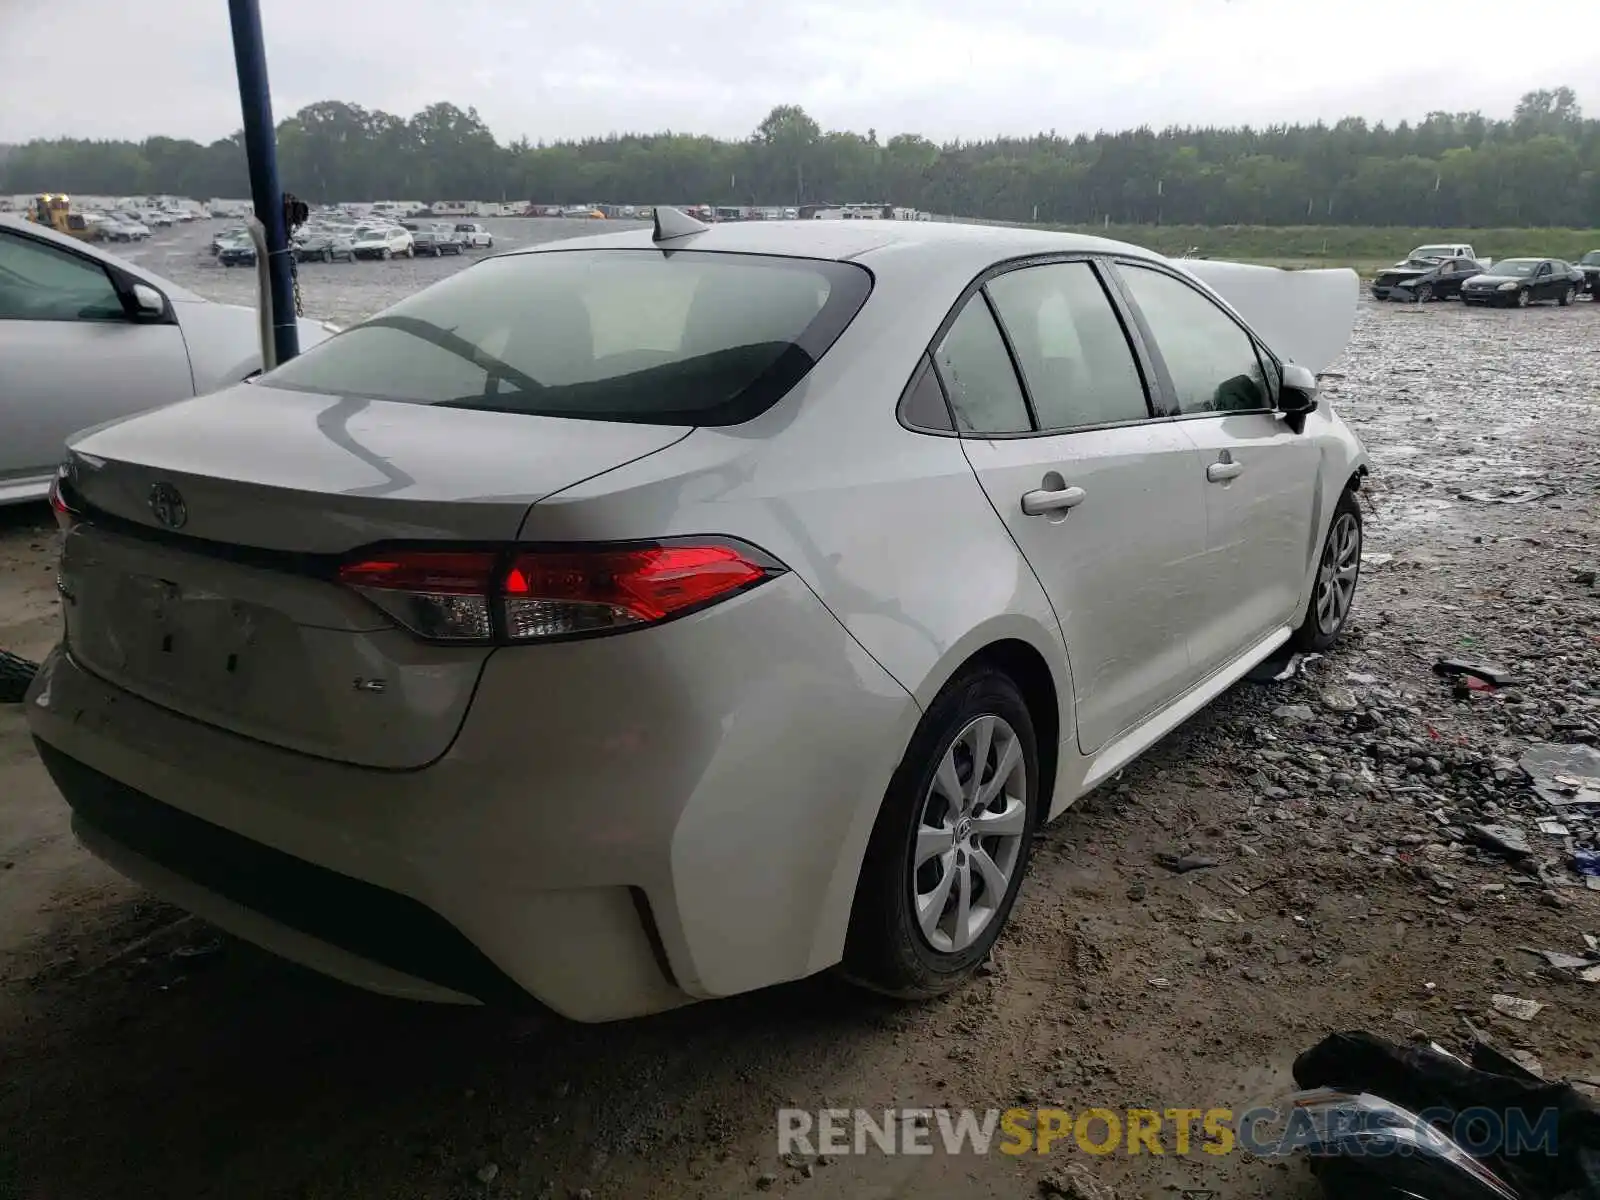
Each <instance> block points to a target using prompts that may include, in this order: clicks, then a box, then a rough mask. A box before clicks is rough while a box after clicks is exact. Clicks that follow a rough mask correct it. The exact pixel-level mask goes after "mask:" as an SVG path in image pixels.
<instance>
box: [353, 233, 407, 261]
mask: <svg viewBox="0 0 1600 1200" xmlns="http://www.w3.org/2000/svg"><path fill="white" fill-rule="evenodd" d="M350 249H351V251H352V252H353V253H354V254H355V256H356V257H357V258H395V257H397V256H399V257H404V258H415V257H416V253H417V251H416V247H415V245H414V244H413V242H412V240H411V231H410V230H408V229H402V228H401V227H400V226H398V225H364V226H362V227H361V228H359V229H357V230H356V232H355V237H354V238H353V239H352V241H351V246H350Z"/></svg>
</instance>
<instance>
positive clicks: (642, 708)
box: [27, 575, 918, 1021]
mask: <svg viewBox="0 0 1600 1200" xmlns="http://www.w3.org/2000/svg"><path fill="white" fill-rule="evenodd" d="M27 712H28V714H29V722H30V725H31V727H32V730H33V733H34V735H35V737H36V738H37V739H38V741H39V742H40V753H41V756H42V757H43V758H44V760H45V763H46V765H47V767H48V768H49V769H50V771H51V773H52V775H53V777H54V778H55V779H56V782H57V784H58V785H59V786H60V788H61V790H62V792H63V794H64V795H65V796H66V797H67V799H68V802H69V803H70V804H71V805H72V806H73V808H74V810H75V814H76V821H77V823H78V825H79V826H80V828H81V830H82V836H83V840H84V841H85V844H86V845H88V846H89V847H90V848H91V849H92V850H95V852H97V853H99V854H101V856H102V857H104V858H106V859H107V860H108V861H110V862H111V863H112V865H113V866H117V867H118V868H119V869H121V870H123V871H124V873H126V874H128V875H130V876H132V877H134V878H136V879H141V880H142V881H143V882H145V883H146V884H147V885H148V886H151V887H152V888H153V889H154V890H156V891H159V892H165V893H166V894H167V895H168V896H169V897H170V898H171V899H173V900H175V901H176V902H178V903H180V904H183V905H185V906H187V907H189V908H191V909H193V910H194V911H197V912H200V913H201V915H203V916H207V917H209V918H210V919H212V920H214V921H216V922H217V923H218V924H220V925H222V926H224V927H226V928H230V929H233V930H234V931H235V932H238V933H240V934H241V935H242V936H245V937H247V938H250V939H252V940H254V941H257V942H260V943H262V944H264V945H266V946H268V947H269V948H270V949H273V950H275V951H277V952H279V953H282V954H284V955H285V956H286V957H290V958H294V959H297V960H299V961H302V962H305V963H307V964H308V965H310V966H313V967H316V968H318V969H321V970H324V971H327V972H328V973H330V974H334V975H337V976H339V977H341V978H345V979H347V980H349V981H351V982H354V983H358V984H362V985H364V986H368V987H374V988H376V989H377V990H381V991H397V992H399V993H400V994H407V995H419V996H430V995H431V996H432V998H436V999H461V998H463V997H470V998H473V999H479V1000H486V1001H502V1000H505V999H507V998H508V997H516V996H519V995H521V994H523V993H526V994H527V995H531V996H532V997H534V998H536V999H537V1000H539V1001H541V1002H543V1003H544V1004H546V1005H548V1006H549V1007H550V1008H552V1009H554V1010H556V1011H557V1012H560V1013H562V1014H564V1015H566V1016H568V1017H572V1018H575V1019H578V1020H587V1021H600V1020H610V1019H615V1018H620V1017H628V1016H635V1015H640V1014H643V1013H647V1012H653V1011H658V1010H660V1009H663V1008H669V1007H672V1006H674V1005H677V1004H682V1003H685V1002H687V1001H690V1000H693V999H699V998H706V997H712V996H720V995H729V994H732V993H735V992H741V991H746V990H750V989H752V988H757V987H761V986H765V985H767V984H771V983H777V982H780V981H783V980H786V979H793V978H798V977H800V976H803V975H806V974H810V973H812V972H814V971H817V970H821V969H823V968H825V967H827V966H829V965H831V964H832V963H834V962H836V961H837V960H838V958H839V957H840V954H841V953H842V949H843V940H844V932H845V928H846V926H847V923H848V918H849V907H850V902H851V900H852V899H853V896H854V889H855V880H856V874H857V871H858V869H859V864H860V859H861V855H862V853H863V852H864V848H865V844H866V840H867V837H868V835H869V833H870V831H871V825H872V822H873V820H874V819H875V818H876V815H877V810H878V806H879V803H880V802H881V799H882V795H883V792H884V789H885V788H886V787H887V784H888V780H889V777H890V775H891V774H892V773H893V770H894V768H895V766H896V764H897V763H898V760H899V757H900V754H901V752H902V751H903V749H904V746H905V745H906V742H907V740H908V739H909V737H910V732H911V729H912V728H913V727H914V725H915V721H916V718H917V715H918V714H917V711H916V708H915V705H914V703H913V701H912V700H911V698H910V696H908V695H907V694H906V693H905V691H904V690H903V689H902V688H900V687H899V685H898V684H896V683H894V681H893V680H892V679H891V678H890V677H889V676H888V674H887V673H886V672H884V671H883V669H882V668H881V667H879V666H878V664H877V663H876V662H875V661H873V660H872V659H871V658H870V657H869V656H867V655H866V654H865V652H864V651H862V650H861V649H860V647H859V646H857V644H856V643H855V642H854V641H853V640H852V639H850V638H849V637H848V635H847V634H845V632H844V631H843V629H842V628H841V627H840V626H839V625H838V623H837V622H836V621H834V619H833V618H832V616H831V615H830V614H828V612H827V611H826V609H824V608H823V606H822V605H821V603H820V602H819V601H817V600H816V598H815V597H814V596H813V595H812V594H811V592H810V591H809V590H808V589H807V588H806V587H805V585H804V584H803V583H802V582H801V581H800V580H799V579H798V578H796V577H795V576H792V575H790V576H785V577H782V578H780V579H777V580H774V581H773V582H771V583H769V584H767V585H764V586H763V587H761V588H758V589H756V590H755V591H753V592H750V593H748V594H746V595H744V596H740V597H737V598H735V599H734V600H731V601H729V602H727V603H726V604H723V605H719V606H717V607H715V608H713V609H710V610H708V611H706V612H703V613H699V614H696V615H694V616H691V617H687V618H684V619H682V620H679V621H674V622H671V623H669V624H667V625H664V626H662V627H660V628H658V629H653V630H646V631H639V632H635V633H629V634H625V635H622V636H619V637H612V638H601V639H595V640H591V641H580V642H572V643H566V644H561V645H551V646H539V647H520V648H515V649H510V650H502V651H498V652H496V653H495V654H494V655H493V656H492V657H491V658H490V660H489V662H488V664H487V665H486V667H485V670H484V676H483V680H482V682H481V683H480V685H479V689H478V693H477V695H476V697H475V699H474V701H473V705H472V710H471V712H470V714H469V716H468V718H467V721H466V724H465V726H464V727H463V729H462V731H461V733H460V735H459V736H458V738H457V739H456V742H455V744H454V746H453V747H452V748H451V750H450V751H449V752H448V753H447V754H446V755H445V756H444V757H443V758H441V759H440V760H439V761H437V762H436V763H434V764H433V765H431V766H430V767H428V768H426V769H423V770H417V771H379V770H370V769H364V768H357V767H351V766H347V765H344V764H340V763H334V762H330V761H327V760H322V759H316V758H311V757H308V756H305V755H302V754H297V753H294V752H292V751H286V750H282V749H279V748H276V747H273V746H268V745H265V744H262V743H260V742H255V741H252V740H250V739H247V738H243V737H240V736H238V735H235V734H231V733H227V732H224V731H222V730H218V729H215V728H212V727H210V726H206V725H201V724H198V723H196V722H193V721H190V720H188V719H186V718H184V717H182V716H179V715H177V714H175V713H172V712H170V711H167V710H165V709H162V708H160V707H158V706H156V705H153V704H151V703H148V702H146V701H144V700H141V699H139V698H137V697H134V696H132V695H130V694H129V693H126V692H123V691H121V690H120V689H117V688H115V687H113V686H112V685H110V684H108V683H106V682H104V681H103V680H100V679H99V678H97V677H95V676H94V675H92V674H90V673H89V672H88V671H87V670H85V669H84V668H82V667H81V666H79V665H78V664H77V663H76V662H75V661H74V660H73V659H72V657H71V656H70V654H68V653H66V652H64V651H62V650H59V649H58V650H57V651H55V652H54V653H52V655H51V656H50V657H49V658H48V659H47V660H46V662H45V664H44V666H43V667H42V668H41V670H40V673H39V676H38V678H37V679H36V680H35V683H34V686H33V688H32V690H31V691H30V694H29V703H28V704H27ZM397 980H398V982H397Z"/></svg>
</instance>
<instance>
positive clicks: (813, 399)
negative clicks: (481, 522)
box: [520, 264, 1075, 968]
mask: <svg viewBox="0 0 1600 1200" xmlns="http://www.w3.org/2000/svg"><path fill="white" fill-rule="evenodd" d="M975 273H976V272H975V271H968V270H965V269H964V268H963V267H962V266H961V265H960V264H956V265H955V266H954V267H953V268H952V269H951V273H950V274H949V275H947V276H945V277H942V278H941V277H934V278H927V277H925V276H923V275H919V274H917V273H914V272H905V273H897V272H891V273H884V274H882V275H880V276H879V278H878V282H877V284H876V287H875V290H874V293H873V295H872V297H871V298H870V299H869V301H868V303H867V304H866V306H865V308H864V309H863V311H862V312H861V314H860V315H859V316H858V317H857V318H856V320H855V322H854V323H853V324H852V325H851V326H850V328H849V329H847V330H846V332H845V333H844V335H843V336H842V337H841V338H840V339H839V341H838V342H837V343H836V344H835V345H834V347H833V348H832V350H831V351H830V352H829V353H828V354H827V355H826V356H825V357H824V358H823V359H822V361H821V362H820V363H819V364H818V365H817V366H816V367H815V368H813V370H812V371H811V373H810V374H809V375H808V376H807V377H806V379H805V380H804V381H802V383H801V384H800V385H799V386H798V387H797V388H796V389H795V390H794V391H793V392H792V393H791V394H790V395H789V396H787V397H786V398H785V399H784V400H782V401H781V402H779V403H778V404H777V405H776V406H774V407H773V408H772V409H770V410H769V411H768V412H766V413H765V414H763V415H762V416H760V417H759V418H757V419H755V420H753V421H750V422H748V423H746V424H744V425H740V426H737V427H732V428H726V429H700V430H697V431H696V432H695V433H693V434H691V435H690V436H689V437H688V438H686V439H684V440H683V441H682V442H680V443H678V444H677V445H674V446H672V447H669V448H667V449H665V450H663V451H661V452H659V453H657V454H653V455H650V456H649V457H647V458H644V459H641V460H639V461H637V462H633V463H630V464H627V465H625V466H623V467H619V468H618V469H616V470H614V471H610V472H608V473H606V474H604V475H602V476H599V477H597V478H595V479H592V480H589V481H587V482H584V483H579V484H576V485H574V486H572V487H570V488H567V489H566V490H564V491H562V492H558V493H556V494H555V495H553V496H551V497H548V498H546V499H545V500H543V501H541V502H539V503H538V504H536V505H534V506H533V507H532V508H531V509H530V511H529V513H528V515H527V517H526V519H525V521H524V523H523V527H522V530H521V534H520V536H521V537H522V539H524V540H552V541H567V540H588V539H628V538H651V537H662V536H669V535H675V534H677V535H687V534H712V533H722V534H730V535H734V536H737V537H741V538H744V539H747V540H748V541H751V542H753V543H755V544H756V545H758V546H760V547H762V548H763V549H765V550H766V551H768V552H769V553H771V554H774V555H776V556H777V557H778V558H779V559H781V560H782V561H783V562H784V563H785V564H786V565H787V566H788V567H789V568H790V569H791V570H792V571H793V572H794V573H795V575H797V576H798V577H799V578H800V580H802V581H803V582H804V584H805V585H806V586H807V587H808V588H809V589H810V590H811V591H813V592H814V593H815V594H816V595H817V596H818V597H819V598H820V599H821V601H822V602H823V604H824V605H826V607H827V609H828V610H829V612H830V613H831V614H832V617H833V618H834V619H835V620H837V622H838V623H839V625H840V626H841V627H842V631H841V636H845V635H847V636H848V637H850V638H851V639H853V640H854V641H855V642H856V643H857V644H859V645H860V646H861V647H862V648H863V649H864V650H865V651H866V653H867V654H869V655H871V657H872V658H873V659H874V660H875V661H876V662H877V663H878V664H880V665H881V666H882V667H883V668H884V669H885V670H886V671H887V672H888V674H889V675H890V676H891V677H892V678H893V679H894V680H896V681H897V682H898V683H899V684H900V686H901V687H903V688H904V689H905V691H906V693H907V694H908V700H909V703H908V722H907V724H906V725H905V727H904V728H903V729H902V730H901V732H900V734H899V735H898V736H897V738H896V739H895V740H894V742H893V744H890V745H887V746H885V747H884V753H883V754H882V756H881V758H880V760H879V761H878V763H877V765H876V769H875V770H873V771H871V772H868V773H867V775H866V777H863V778H859V779H857V780H855V781H854V782H853V784H852V785H851V786H850V787H849V788H848V789H843V790H842V793H841V794H840V795H839V796H837V797H826V798H824V797H818V798H817V802H818V804H819V805H821V806H822V807H825V808H827V809H828V811H827V812H826V813H823V812H820V811H819V812H818V813H816V814H814V816H815V817H816V819H817V820H819V821H823V822H831V823H832V824H833V827H834V828H835V829H837V830H838V836H837V837H836V838H834V839H830V840H829V842H828V844H827V845H826V846H818V847H814V848H813V849H814V851H815V852H816V853H817V854H818V855H819V856H822V857H823V858H825V859H826V860H827V863H828V865H827V868H826V870H827V871H828V872H830V874H829V875H828V878H829V880H830V882H829V883H828V885H827V887H826V890H825V892H824V894H823V895H822V896H821V897H820V899H821V904H820V907H819V908H818V909H817V915H816V920H815V923H814V930H815V932H814V938H813V952H812V956H811V961H812V964H813V967H814V968H820V967H822V966H826V965H827V964H829V963H831V962H834V961H837V959H838V957H839V955H840V953H841V952H842V948H843V944H844V934H845V929H846V926H847V924H848V920H849V913H850V906H851V903H852V901H853V898H854V893H855V885H856V879H857V876H858V874H859V869H860V863H861V859H862V856H863V853H864V851H865V848H866V843H867V839H868V837H869V836H870V834H871V830H872V824H873V822H874V820H875V819H876V817H877V813H878V810H879V808H880V806H881V804H882V800H883V795H884V791H885V789H886V788H887V786H888V783H889V779H890V777H891V775H892V774H893V772H894V770H895V768H896V767H897V766H898V764H899V760H900V758H901V756H902V755H903V753H904V750H905V745H906V743H907V741H908V740H909V738H910V734H911V732H912V729H913V728H914V726H915V718H916V715H917V713H918V712H919V711H920V710H922V709H925V708H926V707H927V706H928V704H929V703H931V701H932V700H933V698H934V697H935V696H936V695H937V694H938V692H939V690H940V688H942V687H943V686H944V684H945V683H946V682H947V681H948V680H949V679H950V677H951V676H952V675H953V674H954V673H955V672H956V671H957V670H958V669H959V668H960V666H961V665H962V664H963V663H964V662H965V661H966V660H967V659H968V658H969V657H971V656H972V655H973V654H975V653H977V652H978V651H980V650H982V649H983V648H984V647H985V646H987V645H989V644H991V643H993V642H995V641H1000V640H1005V639H1015V640H1018V641H1022V642H1024V643H1026V644H1027V645H1029V646H1031V647H1033V648H1034V649H1035V650H1036V651H1037V652H1038V653H1039V655H1040V657H1041V658H1043V660H1044V661H1045V663H1046V664H1047V666H1048V667H1049V670H1050V672H1051V676H1052V678H1053V681H1054V685H1055V692H1056V695H1055V700H1056V708H1057V710H1058V714H1059V718H1060V737H1061V738H1062V740H1063V742H1064V743H1066V744H1067V745H1069V746H1070V745H1071V744H1072V740H1073V738H1074V737H1075V733H1074V731H1073V725H1072V719H1071V714H1072V704H1071V697H1072V683H1071V675H1070V668H1069V666H1068V662H1067V656H1066V650H1065V646H1064V644H1063V642H1062V637H1061V631H1060V627H1059V625H1058V624H1057V622H1056V619H1055V616H1054V613H1053V612H1052V610H1051V608H1050V605H1049V602H1048V600H1047V599H1046V597H1045V595H1044V592H1043V590H1042V589H1041V587H1040V586H1039V582H1038V580H1037V579H1036V578H1035V577H1034V575H1033V573H1032V571H1031V569H1030V568H1029V567H1028V565H1027V563H1026V560H1024V559H1023V557H1022V555H1021V554H1020V553H1019V552H1018V550H1017V548H1016V545H1015V544H1014V543H1013V542H1012V540H1011V538H1010V535H1009V534H1008V533H1007V531H1006V529H1005V527H1004V525H1003V524H1002V523H1001V521H1000V520H999V518H998V517H997V516H996V515H995V513H994V510H993V508H992V507H990V504H989V502H988V500H987V498H986V497H985V496H984V493H983V490H982V488H981V487H980V486H979V485H978V481H977V479H976V478H975V476H974V475H973V473H972V469H971V467H970V466H969V465H968V463H967V461H966V457H965V455H963V453H962V451H961V444H960V442H959V441H958V440H957V439H956V438H954V437H938V436H931V435H926V434H918V433H913V432H911V431H909V430H907V429H905V428H904V427H903V426H901V425H900V423H899V421H898V420H897V418H896V415H895V410H896V406H897V404H898V401H899V397H900V394H901V392H902V390H903V389H904V387H905V385H906V383H907V381H908V380H909V379H910V377H911V374H912V371H913V369H914V368H915V366H916V364H917V362H918V359H919V357H920V355H921V354H922V353H923V351H924V350H925V349H926V347H927V344H928V339H929V338H930V336H931V335H932V333H933V331H934V330H935V328H936V327H937V325H938V323H939V321H940V320H941V319H942V318H943V317H944V315H945V314H946V312H947V311H948V310H949V307H950V304H951V303H952V302H953V301H954V299H955V297H956V296H957V295H958V294H959V292H960V290H961V288H962V286H964V285H965V283H966V282H968V280H970V278H971V277H972V275H973V274H975ZM753 669H759V664H753ZM823 870H824V867H823V866H822V864H821V863H819V865H818V873H819V874H821V873H822V872H823ZM815 899H817V898H816V897H813V902H814V901H815Z"/></svg>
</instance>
